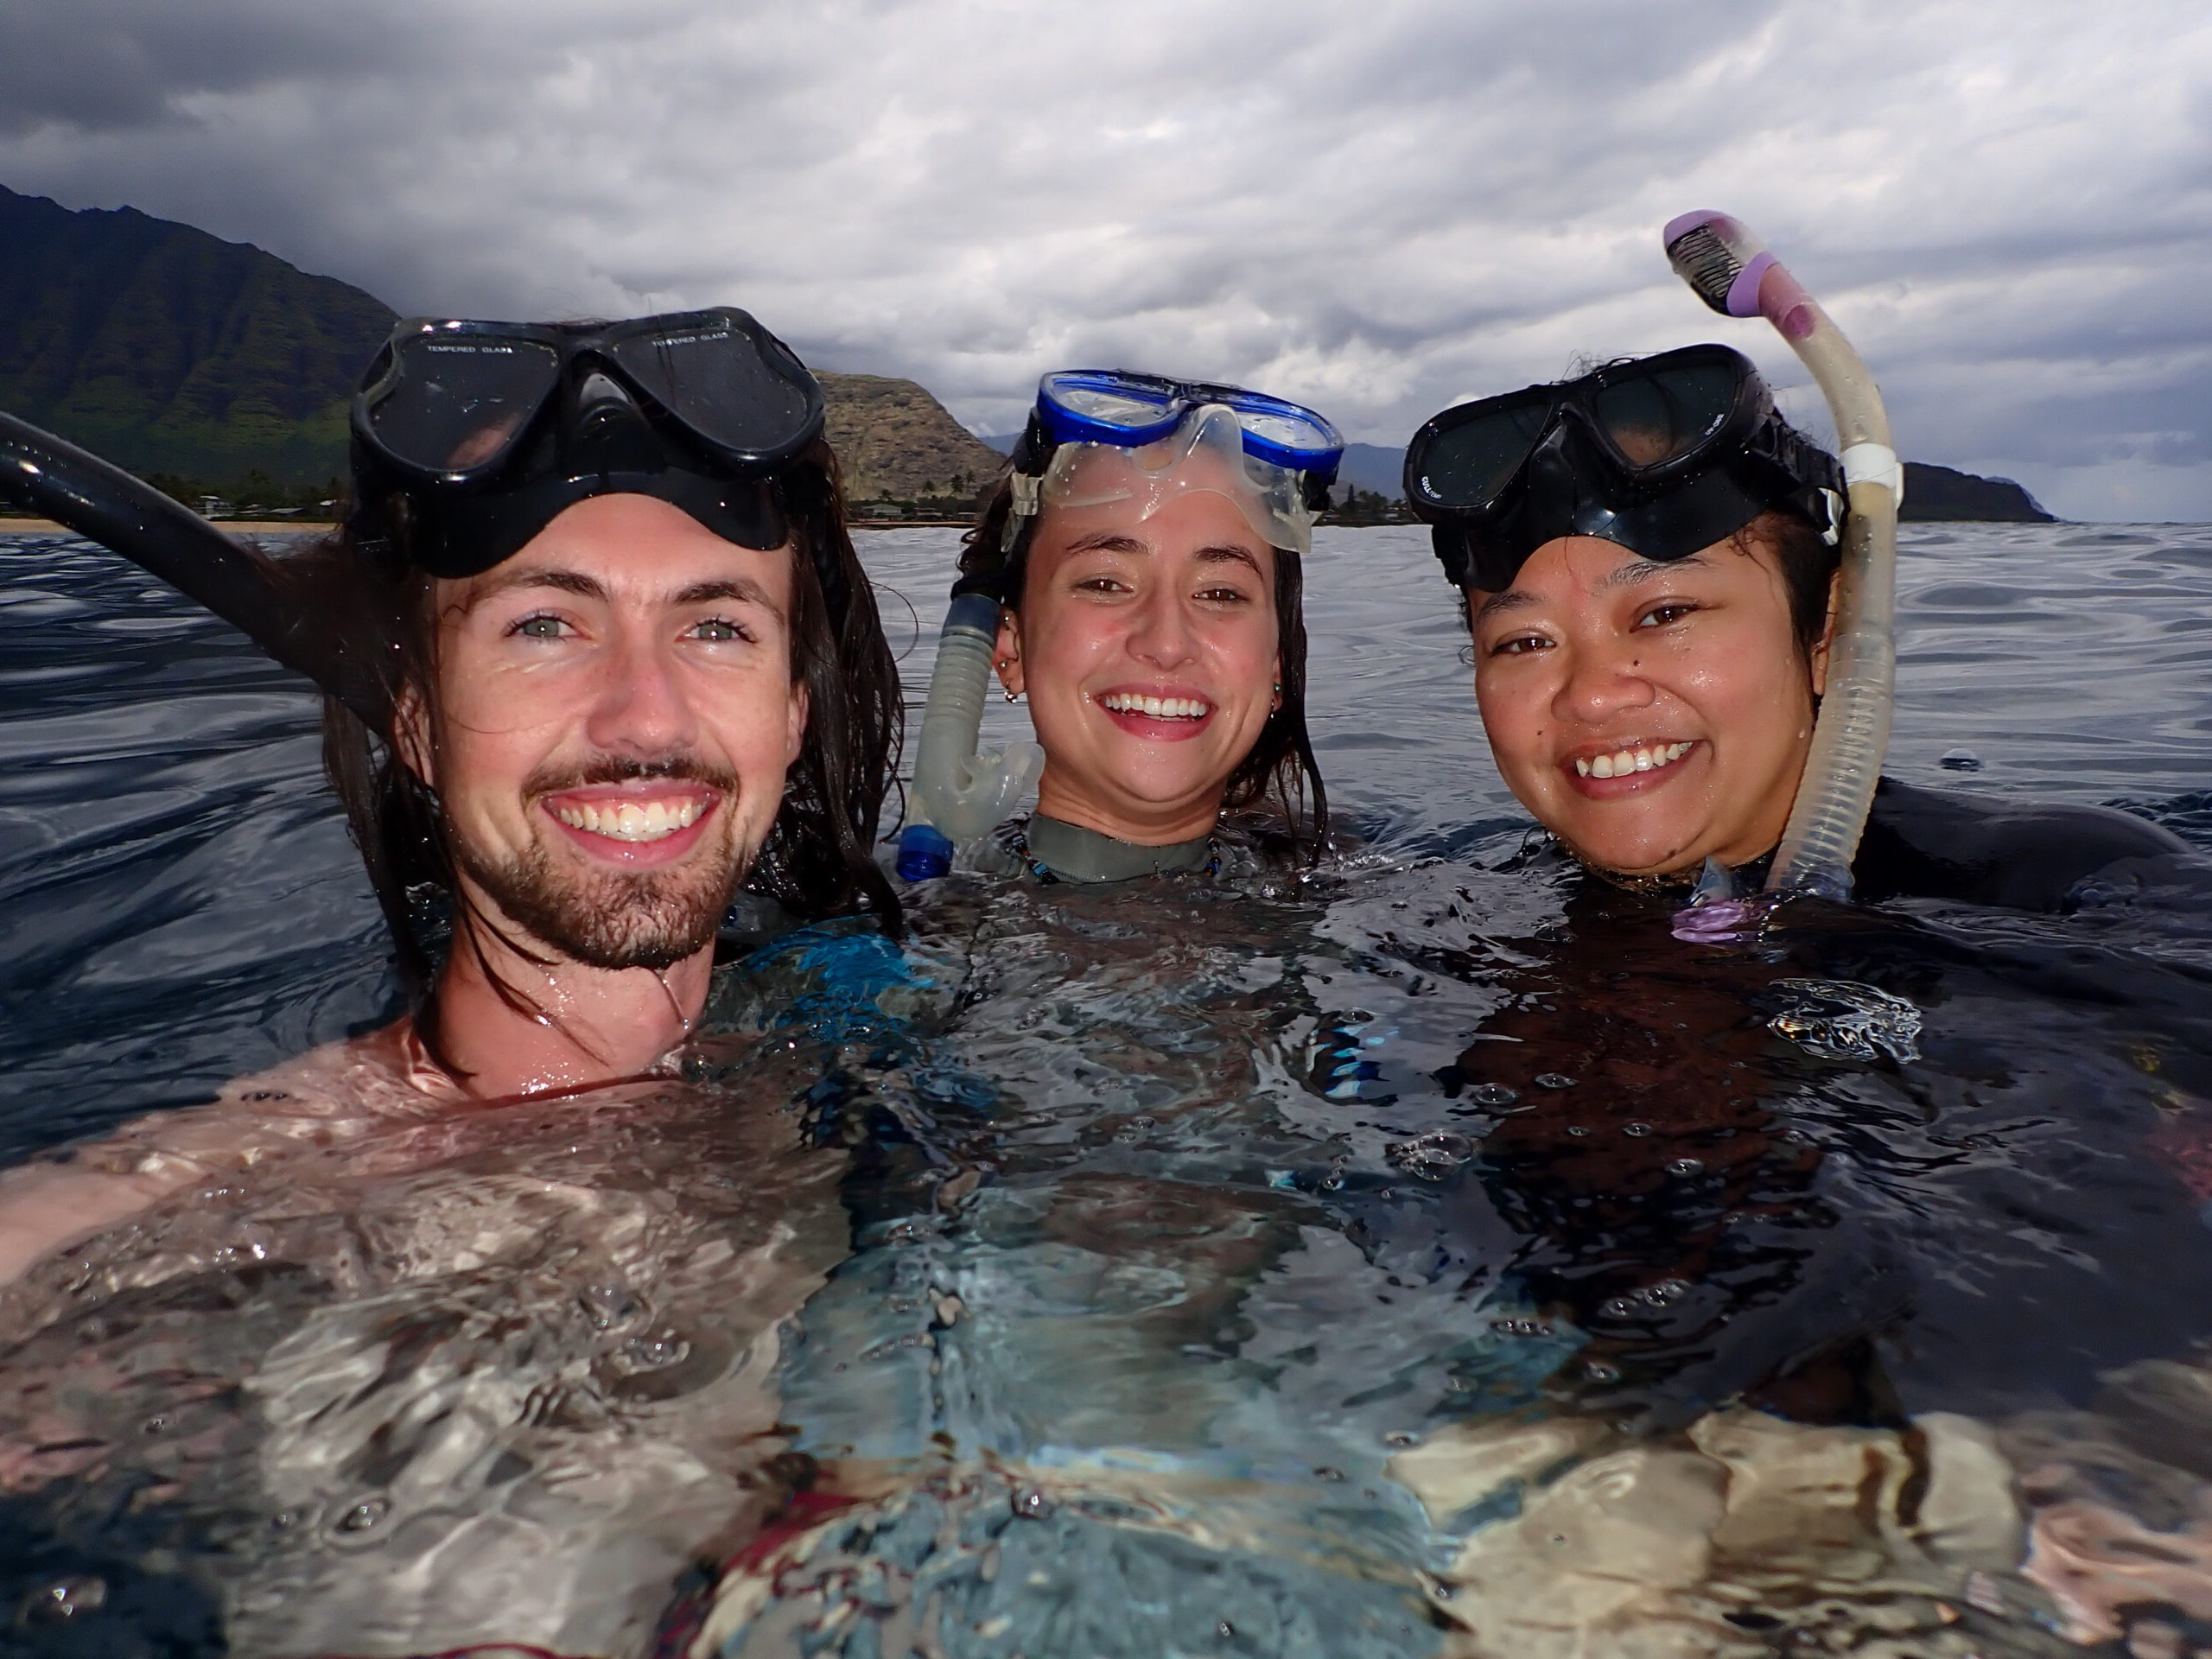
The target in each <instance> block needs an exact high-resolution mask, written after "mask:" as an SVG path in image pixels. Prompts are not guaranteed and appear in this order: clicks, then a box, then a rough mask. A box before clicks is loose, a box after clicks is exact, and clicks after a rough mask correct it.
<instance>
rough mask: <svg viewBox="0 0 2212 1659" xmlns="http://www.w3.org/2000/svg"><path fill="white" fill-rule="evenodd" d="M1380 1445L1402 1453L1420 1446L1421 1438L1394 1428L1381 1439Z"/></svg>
mask: <svg viewBox="0 0 2212 1659" xmlns="http://www.w3.org/2000/svg"><path fill="white" fill-rule="evenodd" d="M1420 1444H1421V1436H1420V1435H1418V1434H1414V1433H1409V1432H1408V1431H1407V1430H1405V1429H1402V1428H1394V1429H1392V1430H1391V1431H1390V1432H1389V1433H1388V1434H1385V1435H1384V1436H1383V1445H1385V1446H1389V1447H1391V1448H1392V1449H1393V1450H1395V1451H1399V1452H1404V1451H1408V1450H1410V1449H1411V1448H1412V1447H1414V1446H1419V1445H1420Z"/></svg>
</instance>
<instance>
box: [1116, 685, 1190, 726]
mask: <svg viewBox="0 0 2212 1659" xmlns="http://www.w3.org/2000/svg"><path fill="white" fill-rule="evenodd" d="M1098 706H1099V707H1100V708H1102V709H1105V710H1106V711H1107V712H1108V713H1109V714H1116V715H1144V716H1145V717H1146V718H1147V719H1149V720H1204V719H1205V717H1206V716H1207V715H1210V714H1211V713H1212V712H1213V705H1212V704H1211V703H1210V702H1200V701H1199V700H1198V698H1196V697H1152V696H1145V695H1143V694H1142V693H1141V692H1136V691H1109V692H1108V693H1107V694H1106V695H1105V696H1103V697H1101V698H1099V699H1098Z"/></svg>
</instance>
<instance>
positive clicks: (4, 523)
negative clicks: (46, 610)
mask: <svg viewBox="0 0 2212 1659" xmlns="http://www.w3.org/2000/svg"><path fill="white" fill-rule="evenodd" d="M207 522H208V523H210V524H213V525H214V526H215V528H216V529H218V530H226V531H231V532H232V534H233V535H238V536H281V535H290V534H295V533H297V534H300V535H316V536H320V535H322V534H324V533H325V532H327V531H334V530H335V529H337V528H338V526H337V525H336V524H331V523H328V522H327V521H325V520H322V519H320V518H211V519H209V520H208V521H207ZM974 522H975V520H973V519H972V518H868V519H863V520H861V522H860V523H858V524H849V525H847V526H846V528H847V529H849V530H851V531H855V532H857V531H863V530H966V529H967V528H968V527H969V525H970V524H973V523H974ZM17 532H20V533H21V534H22V535H25V536H73V535H75V534H76V533H77V532H76V531H73V530H71V529H70V528H69V527H68V526H67V524H56V523H55V522H54V520H53V519H51V518H0V536H5V535H9V534H11V533H17Z"/></svg>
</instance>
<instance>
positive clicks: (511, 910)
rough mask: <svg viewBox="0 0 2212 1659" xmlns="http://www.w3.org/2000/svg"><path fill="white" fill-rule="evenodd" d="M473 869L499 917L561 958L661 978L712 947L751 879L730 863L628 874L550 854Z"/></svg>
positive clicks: (713, 860) (542, 851)
mask: <svg viewBox="0 0 2212 1659" xmlns="http://www.w3.org/2000/svg"><path fill="white" fill-rule="evenodd" d="M467 868H468V874H469V875H470V877H471V878H472V879H473V880H474V882H475V884H476V885H477V886H478V887H480V888H481V889H482V890H483V892H484V893H485V895H486V897H487V898H488V899H491V901H492V903H493V905H494V906H497V907H498V910H499V913H500V914H501V915H502V916H504V917H505V918H506V919H507V920H508V921H509V922H511V923H512V924H513V925H514V926H516V927H517V928H519V929H520V930H521V931H523V932H524V934H526V935H528V936H529V938H531V940H533V941H535V942H536V943H537V944H540V945H542V946H543V947H544V948H545V949H546V950H550V951H552V952H553V953H554V954H555V955H556V957H566V958H568V959H569V960H571V961H574V962H578V963H583V964H584V965H586V966H587V967H592V968H601V969H608V970H610V971H619V970H621V969H631V968H645V969H652V970H653V971H654V972H656V973H658V972H660V971H662V970H664V969H668V968H671V967H673V966H674V965H675V964H676V963H679V962H682V961H683V960H684V959H685V958H687V957H691V956H694V955H696V954H697V953H698V952H699V951H701V950H704V949H706V948H707V947H708V946H709V945H711V944H713V943H714V940H715V930H716V929H717V928H719V927H720V926H721V919H722V917H723V916H724V914H725V913H727V912H728V909H729V904H730V900H731V899H732V898H733V897H734V895H735V893H736V892H737V889H738V887H739V885H740V884H741V881H742V880H743V879H744V874H745V869H744V864H743V862H742V861H740V860H738V859H736V858H735V857H733V856H722V857H694V858H690V859H687V860H685V861H683V862H682V863H681V864H677V865H675V866H672V867H669V868H658V869H644V870H625V869H622V868H616V867H610V866H609V865H607V864H606V863H603V862H601V861H597V860H592V861H586V860H584V859H583V858H582V857H580V856H576V855H569V856H563V855H559V854H557V853H556V852H555V851H554V850H553V849H549V848H545V847H536V848H533V849H531V851H530V853H528V854H526V855H524V856H523V857H521V858H518V859H514V860H512V861H507V862H505V863H504V864H500V865H498V866H490V865H478V864H476V863H475V862H474V861H471V862H470V863H469V865H468V867H467Z"/></svg>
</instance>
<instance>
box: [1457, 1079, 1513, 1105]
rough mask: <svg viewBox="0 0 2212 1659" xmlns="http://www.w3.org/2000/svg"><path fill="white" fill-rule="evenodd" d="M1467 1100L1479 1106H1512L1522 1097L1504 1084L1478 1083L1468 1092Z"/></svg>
mask: <svg viewBox="0 0 2212 1659" xmlns="http://www.w3.org/2000/svg"><path fill="white" fill-rule="evenodd" d="M1467 1098H1468V1099H1470V1100H1471V1101H1473V1102H1474V1103H1475V1104H1476V1105H1478V1106H1510V1105H1512V1104H1513V1103H1514V1102H1515V1101H1516V1100H1518V1099H1520V1098H1521V1096H1520V1095H1519V1094H1518V1093H1516V1091H1515V1090H1511V1089H1509V1088H1507V1087H1506V1086H1505V1085H1504V1084H1502V1083H1478V1084H1476V1085H1475V1086H1474V1087H1473V1088H1471V1089H1470V1090H1467Z"/></svg>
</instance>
